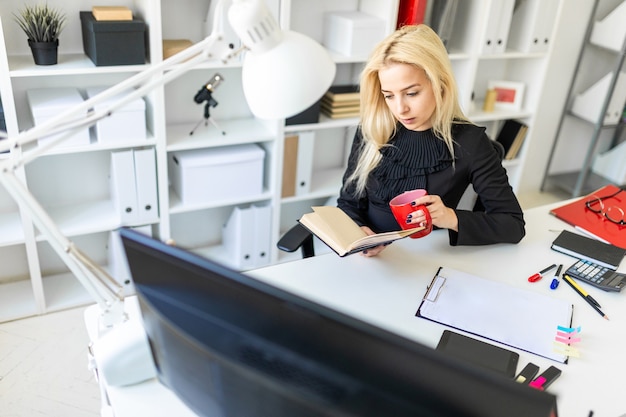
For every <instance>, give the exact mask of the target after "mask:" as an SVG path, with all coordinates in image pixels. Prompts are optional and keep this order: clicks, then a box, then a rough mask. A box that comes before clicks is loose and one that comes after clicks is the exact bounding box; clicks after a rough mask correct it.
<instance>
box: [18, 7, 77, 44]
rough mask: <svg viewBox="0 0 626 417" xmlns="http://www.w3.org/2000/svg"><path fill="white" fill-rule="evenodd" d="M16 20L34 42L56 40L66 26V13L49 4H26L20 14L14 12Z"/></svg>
mask: <svg viewBox="0 0 626 417" xmlns="http://www.w3.org/2000/svg"><path fill="white" fill-rule="evenodd" d="M13 16H14V18H15V21H16V22H17V24H18V25H19V26H20V27H21V28H22V30H23V31H24V32H25V33H26V35H27V36H28V39H30V40H31V41H33V42H54V41H56V40H58V39H59V33H61V31H62V30H63V27H64V26H65V21H66V16H65V13H63V12H61V11H60V10H58V9H55V8H52V7H49V6H48V4H47V3H46V4H43V5H35V6H25V7H24V8H23V9H21V10H20V11H19V14H16V13H13Z"/></svg>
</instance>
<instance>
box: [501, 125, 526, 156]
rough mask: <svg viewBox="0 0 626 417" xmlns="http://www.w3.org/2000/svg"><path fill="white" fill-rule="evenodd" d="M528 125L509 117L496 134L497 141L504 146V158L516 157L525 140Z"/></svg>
mask: <svg viewBox="0 0 626 417" xmlns="http://www.w3.org/2000/svg"><path fill="white" fill-rule="evenodd" d="M527 132H528V126H527V125H526V124H524V123H522V122H520V121H518V120H513V119H507V120H505V121H504V124H503V125H502V128H501V129H500V131H499V132H498V136H496V142H499V143H500V144H502V146H503V147H504V159H507V160H509V159H514V158H515V157H516V156H517V154H518V153H519V150H520V148H521V146H522V143H523V142H524V138H525V137H526V133H527Z"/></svg>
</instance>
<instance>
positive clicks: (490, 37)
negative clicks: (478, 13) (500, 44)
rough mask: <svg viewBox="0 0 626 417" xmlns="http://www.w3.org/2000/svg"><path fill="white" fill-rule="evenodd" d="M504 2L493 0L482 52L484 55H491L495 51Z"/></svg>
mask: <svg viewBox="0 0 626 417" xmlns="http://www.w3.org/2000/svg"><path fill="white" fill-rule="evenodd" d="M502 5H503V3H502V2H501V1H492V2H491V4H490V8H489V13H488V14H487V16H488V22H487V25H486V29H485V37H484V39H483V43H482V48H481V50H480V52H481V53H482V54H483V55H491V54H493V53H495V49H496V48H495V43H496V39H497V37H498V30H499V29H500V25H499V24H498V22H499V21H500V17H501V16H500V15H501V11H502Z"/></svg>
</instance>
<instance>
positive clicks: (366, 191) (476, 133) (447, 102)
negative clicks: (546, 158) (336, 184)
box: [338, 25, 525, 256]
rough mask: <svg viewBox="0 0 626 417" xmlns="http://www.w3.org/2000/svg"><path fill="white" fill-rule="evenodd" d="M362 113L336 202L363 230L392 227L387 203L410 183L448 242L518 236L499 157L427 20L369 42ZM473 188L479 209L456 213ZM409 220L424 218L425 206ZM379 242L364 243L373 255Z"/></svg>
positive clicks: (515, 209)
mask: <svg viewBox="0 0 626 417" xmlns="http://www.w3.org/2000/svg"><path fill="white" fill-rule="evenodd" d="M360 92H361V94H360V95H361V120H360V126H359V129H358V130H357V133H356V135H355V138H354V143H353V145H352V151H351V154H350V157H349V162H348V167H347V170H346V172H345V174H344V185H343V188H342V191H341V194H340V196H339V199H338V206H339V207H340V208H341V209H343V210H344V211H345V212H346V213H347V214H348V215H349V216H350V217H351V218H352V219H354V220H355V221H356V222H357V224H359V225H360V226H361V227H363V228H364V229H365V230H366V231H367V232H368V233H378V232H383V231H388V230H397V229H399V228H400V227H399V225H398V223H397V222H396V220H395V219H394V217H393V215H392V214H391V210H390V209H389V201H390V200H391V199H392V198H393V197H395V196H396V195H398V194H400V193H402V192H404V191H408V190H413V189H417V188H423V189H426V190H427V191H428V195H427V196H424V197H421V198H419V199H417V200H416V201H415V202H414V203H415V205H416V206H418V205H422V204H424V205H426V206H427V208H428V211H429V212H430V215H431V217H432V222H433V225H434V226H435V228H439V229H448V234H449V241H450V245H486V244H492V243H502V242H505V243H517V242H519V241H520V240H521V239H522V238H523V237H524V234H525V229H524V225H525V223H524V216H523V213H522V209H521V207H520V205H519V202H518V201H517V198H516V197H515V194H514V193H513V190H512V188H511V186H510V185H509V182H508V177H507V175H506V171H505V169H504V168H503V167H502V163H501V156H500V154H498V152H497V151H496V150H495V148H494V146H493V143H492V142H491V140H490V139H489V138H488V137H487V135H486V134H485V129H484V128H482V127H479V126H476V125H474V124H472V123H471V122H470V121H469V120H467V118H466V117H465V115H464V114H463V112H462V110H461V108H460V106H459V103H458V93H457V87H456V83H455V80H454V75H453V72H452V68H451V65H450V61H449V59H448V54H447V51H446V49H445V47H444V45H443V43H442V42H441V40H440V39H439V37H438V36H437V34H436V33H435V32H434V31H433V30H432V29H430V28H429V27H428V26H426V25H418V26H405V27H402V28H400V29H398V30H397V31H396V32H394V33H393V34H391V35H390V36H389V37H388V38H387V39H385V40H384V41H382V42H381V43H380V44H378V45H377V46H376V48H375V49H374V51H373V52H372V54H371V56H370V58H369V60H368V62H367V64H366V66H365V68H364V70H363V72H362V74H361V79H360ZM470 184H471V185H472V186H473V187H474V190H475V191H476V192H477V194H478V197H479V201H480V202H481V203H482V208H481V210H480V211H467V210H457V209H456V206H457V205H458V203H459V201H460V199H461V196H462V195H463V193H464V191H465V189H466V188H467V186H468V185H470ZM406 221H407V222H408V223H416V224H422V223H423V222H424V221H425V217H424V213H423V212H422V211H421V210H417V211H415V212H413V213H412V214H410V215H409V216H408V217H407V220H406ZM383 249H384V248H383V247H377V248H373V249H369V250H367V251H366V252H364V254H365V255H366V256H374V255H377V254H378V253H380V251H382V250H383Z"/></svg>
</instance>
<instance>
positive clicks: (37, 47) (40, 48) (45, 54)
mask: <svg viewBox="0 0 626 417" xmlns="http://www.w3.org/2000/svg"><path fill="white" fill-rule="evenodd" d="M28 46H30V50H31V52H32V53H33V59H34V60H35V64H37V65H55V64H56V63H57V57H58V51H59V40H58V39H57V40H56V41H54V42H34V41H31V40H30V39H29V40H28Z"/></svg>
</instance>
